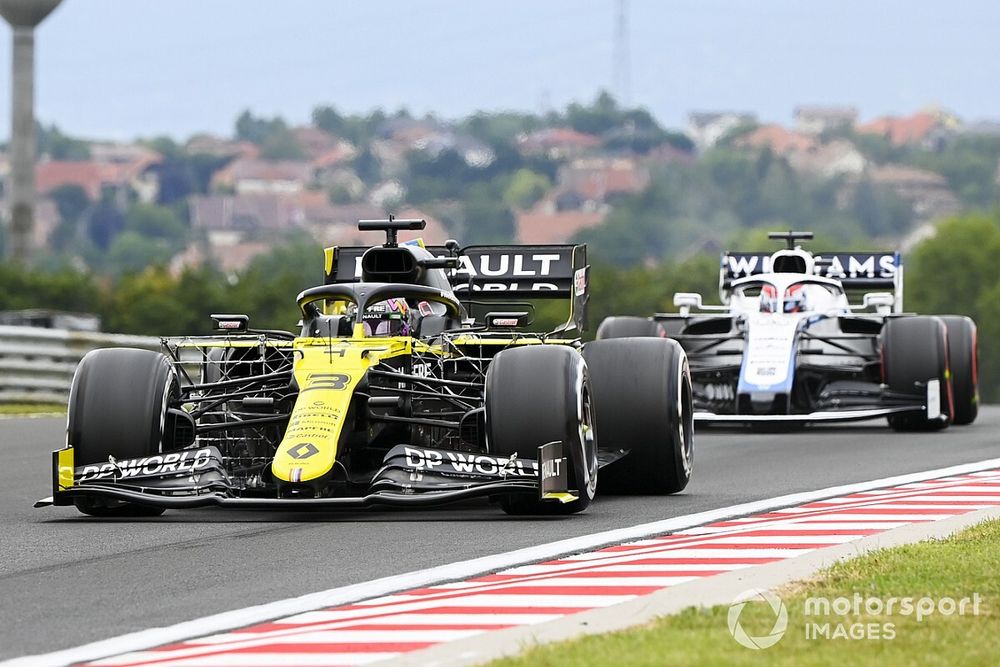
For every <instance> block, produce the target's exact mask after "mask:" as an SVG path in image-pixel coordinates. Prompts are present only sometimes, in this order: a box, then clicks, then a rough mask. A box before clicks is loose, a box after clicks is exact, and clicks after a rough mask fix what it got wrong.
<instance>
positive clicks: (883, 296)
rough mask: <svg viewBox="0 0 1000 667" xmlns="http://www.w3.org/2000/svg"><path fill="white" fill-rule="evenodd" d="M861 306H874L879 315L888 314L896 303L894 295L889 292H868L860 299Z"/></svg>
mask: <svg viewBox="0 0 1000 667" xmlns="http://www.w3.org/2000/svg"><path fill="white" fill-rule="evenodd" d="M861 303H862V307H863V308H874V309H875V312H877V313H878V314H880V315H888V314H889V313H890V312H892V307H893V305H895V303H896V297H894V296H893V295H892V293H891V292H868V293H867V294H865V296H864V299H863V300H862V302H861Z"/></svg>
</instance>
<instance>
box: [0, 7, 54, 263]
mask: <svg viewBox="0 0 1000 667" xmlns="http://www.w3.org/2000/svg"><path fill="white" fill-rule="evenodd" d="M61 1H62V0H0V16H3V18H4V19H5V20H6V21H7V23H9V24H10V27H11V28H12V29H13V31H14V39H13V42H14V51H13V59H12V60H13V68H12V76H11V110H10V111H11V113H10V165H11V170H10V188H9V194H8V200H9V202H10V216H9V225H10V226H9V231H10V235H9V240H10V242H9V244H8V248H7V256H8V257H11V258H13V259H14V261H16V262H21V263H24V264H27V263H28V262H29V261H30V260H31V252H32V250H33V248H32V233H33V231H34V223H35V26H37V25H38V24H39V23H41V22H42V21H44V20H45V17H46V16H48V15H49V14H50V13H52V10H54V9H55V8H56V7H57V6H58V5H59V3H60V2H61Z"/></svg>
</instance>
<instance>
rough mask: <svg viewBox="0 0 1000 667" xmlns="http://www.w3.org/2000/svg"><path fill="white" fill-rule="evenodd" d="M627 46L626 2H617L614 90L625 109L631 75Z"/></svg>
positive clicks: (627, 103)
mask: <svg viewBox="0 0 1000 667" xmlns="http://www.w3.org/2000/svg"><path fill="white" fill-rule="evenodd" d="M628 47H629V44H628V0H618V12H617V20H616V22H615V55H614V58H615V60H614V90H615V95H617V96H618V103H619V104H620V105H622V106H623V107H627V106H628V105H629V104H630V103H631V100H630V99H629V98H630V97H631V92H632V91H631V90H630V88H631V87H632V85H631V84H632V82H631V79H632V73H631V63H630V58H629V48H628Z"/></svg>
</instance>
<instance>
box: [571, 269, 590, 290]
mask: <svg viewBox="0 0 1000 667" xmlns="http://www.w3.org/2000/svg"><path fill="white" fill-rule="evenodd" d="M573 292H574V294H575V295H576V296H583V295H584V294H586V292H587V268H586V267H584V268H582V269H577V270H576V271H575V272H574V273H573Z"/></svg>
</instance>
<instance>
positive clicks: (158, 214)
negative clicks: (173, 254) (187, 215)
mask: <svg viewBox="0 0 1000 667" xmlns="http://www.w3.org/2000/svg"><path fill="white" fill-rule="evenodd" d="M125 228H126V229H127V230H129V231H131V232H134V233H136V234H138V235H139V236H141V237H143V238H146V239H150V240H153V239H157V240H162V241H164V242H165V244H166V247H169V248H174V249H175V250H179V249H180V248H183V247H184V245H185V244H186V240H187V234H188V226H187V224H186V223H185V222H184V220H182V219H181V218H180V217H179V216H178V215H177V214H176V213H174V212H173V211H172V210H171V209H169V208H167V207H165V206H156V205H155V204H136V205H135V206H133V207H132V208H131V209H130V210H129V212H128V215H127V216H126V217H125Z"/></svg>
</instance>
